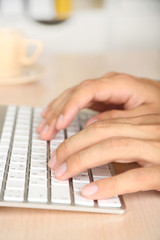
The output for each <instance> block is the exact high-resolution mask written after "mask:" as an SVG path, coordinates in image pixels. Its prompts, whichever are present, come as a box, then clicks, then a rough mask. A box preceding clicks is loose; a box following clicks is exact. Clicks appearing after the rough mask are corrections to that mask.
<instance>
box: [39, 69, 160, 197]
mask: <svg viewBox="0 0 160 240" xmlns="http://www.w3.org/2000/svg"><path fill="white" fill-rule="evenodd" d="M159 102H160V83H159V82H156V81H151V80H148V79H139V78H135V77H133V76H129V75H125V74H118V73H108V74H106V75H104V76H103V77H101V78H100V79H95V80H87V81H84V82H82V83H81V84H79V85H77V86H75V87H73V88H70V89H67V90H66V91H65V92H64V93H62V95H60V96H59V97H58V98H56V99H55V100H53V101H52V102H51V103H50V104H49V106H48V107H47V108H46V109H45V111H43V113H42V117H43V118H44V121H43V122H42V123H41V124H40V125H39V126H38V128H37V131H38V132H39V133H40V138H41V139H44V140H49V139H51V138H53V137H54V136H55V135H56V133H57V132H58V131H59V130H60V129H63V128H65V127H67V126H68V125H70V123H71V122H72V120H73V119H74V117H75V116H76V114H77V113H78V111H79V110H81V109H83V108H86V107H88V108H91V109H93V110H96V111H99V114H97V115H95V116H94V117H92V118H91V119H89V120H88V122H87V124H86V126H87V127H86V128H85V129H84V130H82V131H80V132H79V133H77V134H76V135H74V136H72V137H70V138H69V139H67V140H65V141H64V142H63V143H62V144H61V145H60V146H59V147H58V148H57V150H56V151H54V152H53V153H52V156H51V160H50V162H49V167H50V168H51V169H53V170H55V175H56V177H57V178H58V179H60V180H65V179H68V178H70V177H72V176H74V175H77V174H78V173H80V172H82V171H84V170H86V169H88V168H93V167H96V166H99V165H103V164H106V163H110V162H120V163H129V162H137V163H139V164H140V166H141V167H140V168H137V169H133V170H129V171H127V172H125V173H122V174H119V175H116V176H113V177H111V178H108V179H102V180H100V181H96V182H94V183H91V184H89V185H87V186H85V187H84V188H83V189H82V195H83V196H85V197H87V198H89V199H103V198H109V197H113V196H115V195H117V194H125V193H130V192H137V191H146V190H151V189H152V190H153V189H154V190H158V191H159V190H160V160H159V159H160V150H159V149H160V146H159V145H160V141H159V140H160V131H159V130H160V115H159V113H160V104H159ZM137 116H138V117H137ZM95 136H96V138H95ZM77 166H78V167H77Z"/></svg>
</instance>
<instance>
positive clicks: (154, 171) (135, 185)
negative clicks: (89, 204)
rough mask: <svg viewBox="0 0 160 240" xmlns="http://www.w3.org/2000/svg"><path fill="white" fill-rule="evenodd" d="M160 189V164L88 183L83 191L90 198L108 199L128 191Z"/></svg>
mask: <svg viewBox="0 0 160 240" xmlns="http://www.w3.org/2000/svg"><path fill="white" fill-rule="evenodd" d="M148 190H158V191H160V166H154V167H149V168H138V169H133V170H129V171H127V172H125V173H121V174H119V175H116V176H113V177H111V178H107V179H102V180H99V181H96V182H93V183H91V184H88V185H86V186H85V187H84V188H83V189H82V191H81V193H82V195H83V196H84V197H86V198H89V199H106V198H111V197H114V196H116V195H123V194H127V193H133V192H139V191H148Z"/></svg>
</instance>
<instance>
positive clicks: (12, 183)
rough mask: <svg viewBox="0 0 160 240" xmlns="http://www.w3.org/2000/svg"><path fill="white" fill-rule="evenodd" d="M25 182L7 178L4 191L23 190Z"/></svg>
mask: <svg viewBox="0 0 160 240" xmlns="http://www.w3.org/2000/svg"><path fill="white" fill-rule="evenodd" d="M24 185H25V182H24V181H22V180H21V181H20V180H13V179H12V178H8V180H7V183H6V189H24Z"/></svg>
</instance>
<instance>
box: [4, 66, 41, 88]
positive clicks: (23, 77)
mask: <svg viewBox="0 0 160 240" xmlns="http://www.w3.org/2000/svg"><path fill="white" fill-rule="evenodd" d="M42 72H43V69H42V67H40V66H32V67H25V68H23V69H22V71H21V74H20V75H19V76H17V77H9V78H0V85H17V84H25V83H31V82H36V81H38V80H39V79H40V77H41V76H42Z"/></svg>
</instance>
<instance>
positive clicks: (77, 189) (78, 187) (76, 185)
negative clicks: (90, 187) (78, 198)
mask: <svg viewBox="0 0 160 240" xmlns="http://www.w3.org/2000/svg"><path fill="white" fill-rule="evenodd" d="M86 184H87V183H84V182H73V189H74V192H80V191H81V189H82V188H83V187H84V186H85V185H86Z"/></svg>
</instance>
